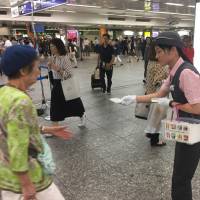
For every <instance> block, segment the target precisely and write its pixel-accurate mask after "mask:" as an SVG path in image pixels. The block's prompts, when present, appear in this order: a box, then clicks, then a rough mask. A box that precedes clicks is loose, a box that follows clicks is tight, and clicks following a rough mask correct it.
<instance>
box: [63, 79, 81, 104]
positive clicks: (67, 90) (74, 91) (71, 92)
mask: <svg viewBox="0 0 200 200" xmlns="http://www.w3.org/2000/svg"><path fill="white" fill-rule="evenodd" d="M61 84H62V89H63V94H64V96H65V100H66V101H70V100H73V99H77V98H79V97H80V87H79V83H78V81H77V79H76V78H75V77H74V76H72V77H70V78H68V79H66V80H62V81H61Z"/></svg>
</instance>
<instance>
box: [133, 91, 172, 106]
mask: <svg viewBox="0 0 200 200" xmlns="http://www.w3.org/2000/svg"><path fill="white" fill-rule="evenodd" d="M167 95H168V92H167V91H165V90H163V89H160V90H159V91H158V92H155V93H152V94H148V95H143V96H137V97H136V101H137V102H139V103H149V102H151V99H153V98H162V97H166V96H167Z"/></svg>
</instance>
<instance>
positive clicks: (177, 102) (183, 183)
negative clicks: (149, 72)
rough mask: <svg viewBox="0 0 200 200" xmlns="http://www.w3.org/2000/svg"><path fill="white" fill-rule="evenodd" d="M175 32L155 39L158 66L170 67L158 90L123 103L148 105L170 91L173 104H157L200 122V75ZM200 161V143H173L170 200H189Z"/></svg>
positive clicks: (124, 100)
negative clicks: (184, 51)
mask: <svg viewBox="0 0 200 200" xmlns="http://www.w3.org/2000/svg"><path fill="white" fill-rule="evenodd" d="M182 48H183V43H182V41H181V38H180V37H179V35H178V34H177V33H174V32H163V33H161V34H160V35H159V36H158V38H157V39H156V47H155V49H156V56H157V59H158V61H159V63H160V64H161V65H163V66H164V65H169V69H170V74H169V77H168V78H167V80H166V81H165V82H164V83H163V85H162V87H161V88H160V90H159V91H158V92H156V93H153V94H150V95H146V96H137V97H136V96H135V95H129V96H126V97H124V98H122V103H123V104H125V105H129V104H131V103H133V102H151V99H152V98H161V97H166V96H167V95H168V94H169V92H171V94H172V97H173V101H170V100H169V99H167V98H161V99H160V101H159V104H160V105H163V106H171V107H176V109H177V110H178V114H179V116H180V117H187V118H191V119H200V87H199V85H200V75H199V72H198V71H197V69H196V68H195V67H194V66H193V65H192V64H191V63H190V60H189V59H188V58H187V57H186V56H185V54H184V53H183V50H182ZM199 159H200V143H196V144H194V145H187V144H183V143H179V142H177V143H176V149H175V160H174V171H173V178H172V200H192V186H191V182H192V178H193V176H194V173H195V171H196V168H197V166H198V163H199Z"/></svg>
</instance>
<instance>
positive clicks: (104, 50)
mask: <svg viewBox="0 0 200 200" xmlns="http://www.w3.org/2000/svg"><path fill="white" fill-rule="evenodd" d="M109 42H110V36H109V35H108V34H104V35H103V44H102V45H101V46H100V47H99V52H98V53H99V56H98V65H99V67H100V78H101V81H102V88H103V93H105V91H106V83H105V74H106V76H107V79H108V85H107V93H108V94H110V93H111V85H112V75H113V63H114V61H115V56H114V48H113V47H112V45H110V44H109Z"/></svg>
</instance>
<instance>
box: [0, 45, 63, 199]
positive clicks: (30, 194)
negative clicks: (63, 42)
mask: <svg viewBox="0 0 200 200" xmlns="http://www.w3.org/2000/svg"><path fill="white" fill-rule="evenodd" d="M38 64H39V63H38V61H37V54H36V51H35V50H34V49H33V48H31V47H25V46H21V45H17V46H12V47H9V48H8V49H7V50H6V51H5V53H4V55H3V57H2V63H1V68H2V70H3V72H4V74H5V75H6V76H7V77H8V84H7V85H6V86H4V87H2V88H0V130H1V131H0V189H1V190H2V199H3V200H18V199H23V200H36V199H37V200H44V199H48V200H64V197H63V196H62V194H61V193H60V191H59V190H58V188H57V187H56V186H55V185H54V184H53V180H52V177H51V175H50V174H48V173H46V172H45V170H44V167H43V165H42V164H41V162H39V160H38V155H39V154H42V153H44V144H43V142H42V137H41V135H40V128H39V126H38V122H37V113H36V109H35V107H34V105H33V103H32V100H31V98H30V97H29V96H28V95H27V94H26V90H27V89H28V88H29V87H30V86H31V85H32V84H34V83H35V82H36V81H37V77H38V75H39V74H40V71H39V68H38ZM41 129H42V130H43V131H44V132H49V131H50V132H51V131H55V130H53V129H52V128H48V127H46V128H45V127H43V128H41ZM58 129H59V128H57V130H58ZM60 129H63V127H60Z"/></svg>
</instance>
